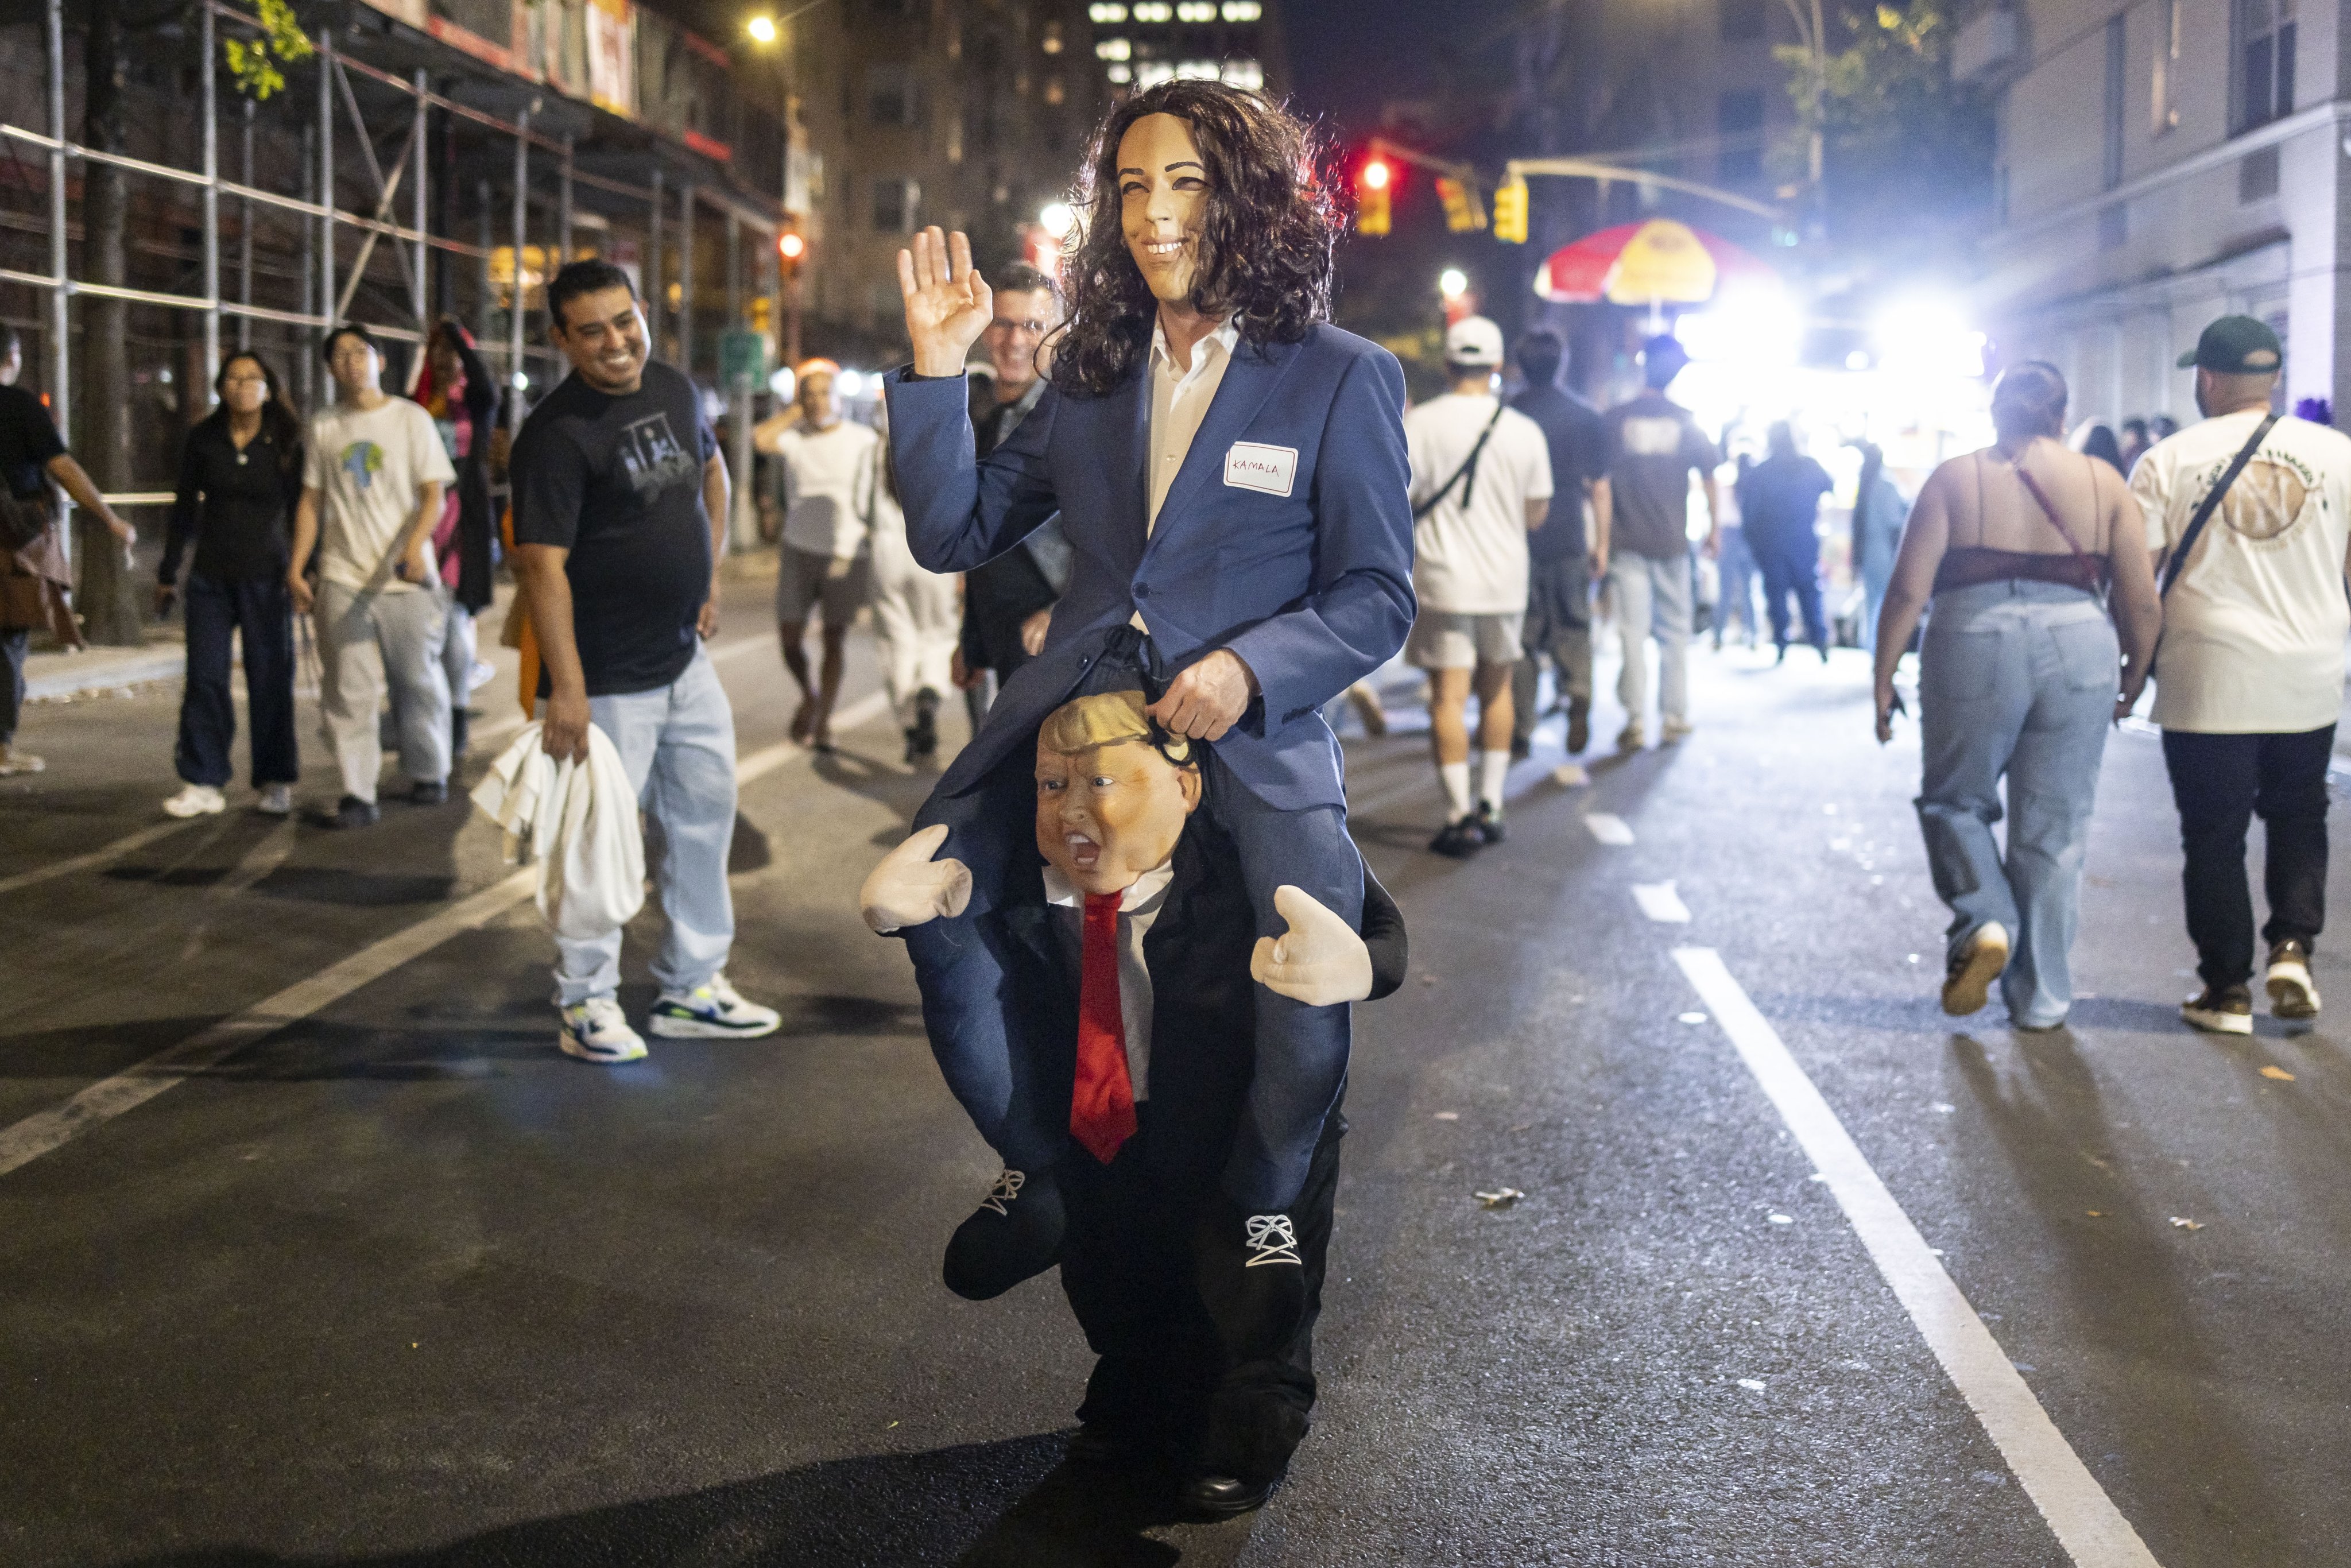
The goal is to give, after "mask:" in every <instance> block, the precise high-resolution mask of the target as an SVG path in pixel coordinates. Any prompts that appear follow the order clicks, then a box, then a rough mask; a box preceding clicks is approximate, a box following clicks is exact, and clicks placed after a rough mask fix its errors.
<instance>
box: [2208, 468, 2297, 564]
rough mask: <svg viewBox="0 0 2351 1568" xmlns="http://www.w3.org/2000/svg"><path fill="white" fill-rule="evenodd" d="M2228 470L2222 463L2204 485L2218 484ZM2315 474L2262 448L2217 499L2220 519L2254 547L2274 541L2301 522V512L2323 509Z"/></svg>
mask: <svg viewBox="0 0 2351 1568" xmlns="http://www.w3.org/2000/svg"><path fill="white" fill-rule="evenodd" d="M2227 471H2228V465H2227V464H2226V463H2223V464H2222V465H2220V470H2219V471H2218V472H2216V473H2214V474H2213V475H2212V476H2211V477H2210V479H2208V480H2207V481H2206V482H2205V486H2204V487H2205V488H2206V489H2208V490H2209V489H2210V487H2211V486H2213V485H2215V484H2218V483H2219V482H2220V475H2221V474H2222V473H2226V472H2227ZM2325 504H2326V503H2325V491H2324V490H2322V489H2321V487H2320V483H2319V476H2318V475H2317V474H2316V473H2315V472H2314V471H2313V470H2312V469H2311V467H2310V466H2309V465H2307V464H2305V463H2304V462H2303V461H2302V459H2301V458H2299V457H2298V456H2296V455H2294V454H2293V453H2291V452H2277V451H2273V450H2269V449H2267V448H2264V449H2263V450H2262V451H2260V452H2256V453H2254V454H2253V459H2252V462H2250V463H2248V464H2246V465H2245V471H2244V472H2243V473H2241V474H2240V475H2238V476H2237V482H2236V483H2235V484H2233V485H2231V486H2229V493H2228V494H2227V495H2226V496H2223V497H2221V498H2220V517H2221V520H2222V521H2224V522H2226V523H2227V524H2228V525H2229V528H2230V529H2231V531H2232V532H2234V533H2236V534H2237V535H2238V536H2240V537H2241V538H2246V539H2250V540H2252V541H2253V542H2254V543H2256V544H2259V543H2262V542H2265V541H2267V540H2270V539H2273V538H2277V537H2278V536H2280V535H2281V534H2283V533H2284V532H2285V531H2286V530H2287V529H2288V528H2293V527H2294V525H2295V524H2296V523H2299V522H2300V521H2302V518H2303V514H2304V512H2305V511H2310V510H2313V509H2314V507H2325Z"/></svg>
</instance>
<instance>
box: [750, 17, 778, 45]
mask: <svg viewBox="0 0 2351 1568" xmlns="http://www.w3.org/2000/svg"><path fill="white" fill-rule="evenodd" d="M743 30H744V31H745V32H747V33H748V34H750V35H751V41H752V42H753V43H755V44H758V45H761V46H766V45H768V44H772V43H774V42H775V41H776V37H777V30H776V19H775V18H774V17H773V16H769V15H768V13H766V12H765V11H762V12H760V13H759V14H758V16H754V17H752V18H751V19H750V20H749V21H747V22H746V23H744V24H743Z"/></svg>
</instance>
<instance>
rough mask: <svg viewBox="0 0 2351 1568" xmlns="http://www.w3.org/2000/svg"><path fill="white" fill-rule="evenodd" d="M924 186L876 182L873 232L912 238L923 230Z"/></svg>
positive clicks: (914, 182) (909, 182)
mask: <svg viewBox="0 0 2351 1568" xmlns="http://www.w3.org/2000/svg"><path fill="white" fill-rule="evenodd" d="M922 207H923V186H922V183H921V182H920V181H918V180H876V181H874V182H873V232H874V233H875V234H884V235H910V234H913V233H914V230H915V229H916V228H917V227H919V226H920V224H919V222H918V219H919V216H920V214H921V212H922Z"/></svg>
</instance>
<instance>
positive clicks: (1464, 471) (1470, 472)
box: [1412, 398, 1502, 521]
mask: <svg viewBox="0 0 2351 1568" xmlns="http://www.w3.org/2000/svg"><path fill="white" fill-rule="evenodd" d="M1499 423H1502V400H1501V399H1500V398H1496V399H1495V400H1494V417H1493V418H1491V419H1489V420H1488V421H1487V422H1486V428H1485V429H1483V430H1481V431H1479V433H1478V444H1477V445H1475V446H1472V447H1471V448H1470V449H1469V455H1468V456H1467V457H1465V458H1463V459H1462V460H1461V466H1460V467H1458V468H1456V469H1455V470H1454V471H1453V477H1452V478H1450V479H1447V481H1446V482H1445V484H1444V485H1443V486H1442V487H1440V488H1439V489H1438V490H1437V494H1435V495H1433V496H1431V497H1429V498H1428V499H1427V500H1426V501H1423V502H1421V503H1420V504H1419V505H1418V506H1416V507H1414V508H1413V509H1412V515H1413V518H1414V520H1415V521H1417V520H1419V519H1420V518H1422V517H1426V516H1428V514H1429V513H1431V512H1433V511H1435V510H1436V509H1437V502H1439V501H1442V500H1443V499H1445V497H1447V496H1449V495H1451V494H1452V493H1453V486H1456V485H1458V484H1460V483H1461V482H1462V481H1463V480H1464V479H1467V480H1468V481H1469V485H1468V488H1467V489H1464V490H1463V491H1462V492H1461V504H1462V505H1463V506H1464V507H1467V506H1468V504H1469V497H1470V496H1471V495H1472V494H1473V493H1475V491H1476V489H1477V486H1478V455H1479V453H1481V452H1483V451H1485V450H1486V439H1487V437H1489V436H1490V435H1492V434H1494V426H1496V425H1498V424H1499Z"/></svg>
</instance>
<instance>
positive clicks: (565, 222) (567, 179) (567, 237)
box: [547, 136, 571, 278]
mask: <svg viewBox="0 0 2351 1568" xmlns="http://www.w3.org/2000/svg"><path fill="white" fill-rule="evenodd" d="M570 265H571V138H569V136H567V137H565V138H564V139H563V177H562V181H561V183H560V184H559V186H558V187H557V193H556V205H555V265H554V266H552V267H549V268H548V269H547V275H548V277H550V278H551V277H554V276H555V275H556V273H558V272H559V271H560V270H561V269H563V268H564V267H569V266H570Z"/></svg>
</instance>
